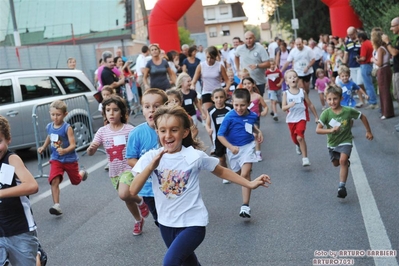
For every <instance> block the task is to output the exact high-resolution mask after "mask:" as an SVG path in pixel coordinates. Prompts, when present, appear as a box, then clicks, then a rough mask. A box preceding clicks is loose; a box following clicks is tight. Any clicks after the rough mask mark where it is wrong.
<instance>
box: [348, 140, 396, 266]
mask: <svg viewBox="0 0 399 266" xmlns="http://www.w3.org/2000/svg"><path fill="white" fill-rule="evenodd" d="M351 162H352V163H351V167H350V169H351V173H352V176H353V182H354V183H355V187H356V193H357V196H358V198H359V203H360V209H361V211H362V215H363V221H364V225H365V227H366V231H367V236H368V238H369V243H370V248H371V249H372V250H392V245H391V241H390V240H389V237H388V234H387V231H386V229H385V226H384V223H383V222H382V219H381V215H380V212H379V211H378V207H377V203H376V202H375V199H374V196H373V192H372V191H371V188H370V185H369V182H368V180H367V177H366V174H365V173H364V170H363V166H362V163H361V161H360V158H359V154H358V153H357V150H356V146H355V143H353V148H352V153H351ZM374 263H375V265H376V266H398V261H397V260H396V258H395V257H374Z"/></svg>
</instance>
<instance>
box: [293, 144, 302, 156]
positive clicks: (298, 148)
mask: <svg viewBox="0 0 399 266" xmlns="http://www.w3.org/2000/svg"><path fill="white" fill-rule="evenodd" d="M295 151H296V154H298V155H301V154H302V152H301V148H300V147H299V146H298V145H296V146H295Z"/></svg>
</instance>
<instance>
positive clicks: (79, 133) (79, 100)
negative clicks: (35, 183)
mask: <svg viewBox="0 0 399 266" xmlns="http://www.w3.org/2000/svg"><path fill="white" fill-rule="evenodd" d="M62 101H64V102H65V103H66V105H67V110H68V114H67V116H66V117H65V119H64V121H65V122H67V123H69V124H70V125H71V126H72V129H73V131H74V135H75V142H76V150H77V151H80V150H83V149H85V148H87V147H88V146H89V145H90V142H91V141H92V140H93V138H94V134H93V126H92V119H91V114H90V108H89V102H88V101H87V98H86V96H84V95H81V96H76V97H70V98H64V99H62ZM52 102H53V101H51V102H47V103H42V104H36V105H35V106H33V109H32V120H33V127H34V132H35V140H36V150H37V149H38V148H40V147H41V146H43V143H44V141H45V140H46V138H47V130H46V126H47V124H48V123H51V122H52V121H51V118H50V114H49V110H50V105H51V103H52ZM50 145H51V144H50ZM50 145H49V146H48V147H47V149H46V150H45V151H43V152H42V154H39V153H37V159H38V170H39V173H40V174H39V175H37V176H35V178H39V177H48V175H44V174H43V167H44V166H46V165H48V164H49V160H50V157H51V149H50Z"/></svg>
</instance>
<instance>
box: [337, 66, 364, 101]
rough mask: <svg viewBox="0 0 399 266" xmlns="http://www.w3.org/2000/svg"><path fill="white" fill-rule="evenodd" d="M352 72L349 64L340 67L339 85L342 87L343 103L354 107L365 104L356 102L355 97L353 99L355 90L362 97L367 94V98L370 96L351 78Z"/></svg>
mask: <svg viewBox="0 0 399 266" xmlns="http://www.w3.org/2000/svg"><path fill="white" fill-rule="evenodd" d="M350 73H351V72H350V69H349V68H348V67H347V66H341V67H340V68H339V69H338V76H339V81H338V86H340V87H341V89H342V100H341V105H342V106H347V107H352V108H354V107H360V106H363V104H362V103H359V104H356V101H355V99H353V94H354V92H357V94H358V95H360V97H362V95H365V98H366V100H367V99H368V98H369V97H368V95H367V94H366V92H365V91H364V90H363V89H362V88H361V87H359V86H358V85H357V84H356V83H355V82H353V81H352V80H350V79H349V77H350ZM358 92H360V93H358ZM360 97H359V98H360ZM360 99H361V98H360Z"/></svg>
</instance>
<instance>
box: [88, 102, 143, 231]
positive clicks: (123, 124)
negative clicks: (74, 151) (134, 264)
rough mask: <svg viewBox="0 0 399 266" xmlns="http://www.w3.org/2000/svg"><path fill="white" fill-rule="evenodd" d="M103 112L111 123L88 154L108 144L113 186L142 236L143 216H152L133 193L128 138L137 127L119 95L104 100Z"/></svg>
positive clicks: (110, 174) (92, 144) (99, 135)
mask: <svg viewBox="0 0 399 266" xmlns="http://www.w3.org/2000/svg"><path fill="white" fill-rule="evenodd" d="M103 113H104V115H105V117H106V119H107V121H108V125H106V126H103V127H101V128H100V129H99V130H98V131H97V133H96V135H95V136H94V139H93V142H92V143H91V144H90V146H89V147H88V148H87V154H88V155H93V154H95V153H96V151H97V149H98V147H99V146H100V145H101V144H102V145H103V146H104V149H105V151H106V152H107V158H108V162H109V177H110V178H111V182H112V185H113V186H114V188H115V189H116V190H117V191H118V195H119V197H120V199H121V200H123V201H124V202H125V204H126V207H127V208H128V209H129V211H130V213H131V214H132V215H133V217H134V219H135V224H134V229H133V235H135V236H136V235H140V234H141V233H142V230H143V225H144V219H143V218H146V217H148V215H149V210H148V207H147V204H145V202H144V201H143V199H142V198H141V197H139V196H132V195H130V193H129V187H130V184H131V182H132V180H133V176H132V174H131V172H130V170H131V169H132V168H131V167H130V166H129V165H128V164H127V159H126V158H125V154H126V142H127V137H128V135H129V133H130V131H132V130H133V129H134V127H133V126H132V125H130V124H128V123H127V119H128V110H127V106H126V104H125V101H124V100H123V99H122V98H121V97H119V96H117V95H112V96H110V97H109V98H108V99H106V100H104V101H103Z"/></svg>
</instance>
